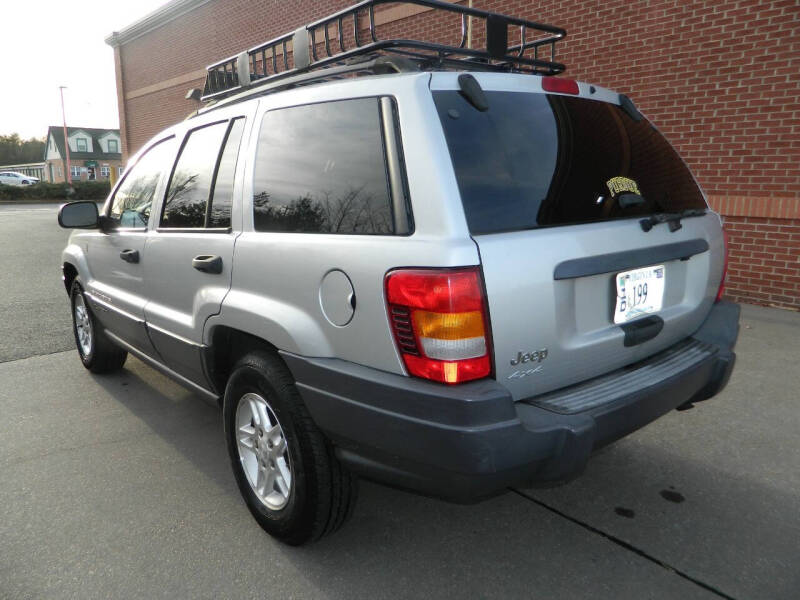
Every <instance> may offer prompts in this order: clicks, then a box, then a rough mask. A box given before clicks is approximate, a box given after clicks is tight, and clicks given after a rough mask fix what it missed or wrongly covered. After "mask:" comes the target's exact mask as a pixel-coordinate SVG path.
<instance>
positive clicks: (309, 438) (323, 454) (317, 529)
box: [223, 351, 357, 545]
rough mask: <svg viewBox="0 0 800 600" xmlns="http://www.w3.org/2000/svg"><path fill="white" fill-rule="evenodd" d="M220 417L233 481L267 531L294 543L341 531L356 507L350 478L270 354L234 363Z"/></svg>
mask: <svg viewBox="0 0 800 600" xmlns="http://www.w3.org/2000/svg"><path fill="white" fill-rule="evenodd" d="M223 415H224V420H225V437H226V441H227V445H228V453H229V455H230V459H231V466H232V467H233V472H234V476H235V477H236V483H237V485H238V486H239V491H240V492H241V494H242V497H243V498H244V500H245V503H246V504H247V507H248V509H250V512H251V513H252V515H253V517H255V519H256V521H257V522H258V524H259V525H260V526H261V527H262V528H263V529H264V530H265V531H267V533H269V534H270V535H272V536H273V537H275V538H277V539H279V540H281V541H282V542H285V543H287V544H291V545H300V544H305V543H307V542H312V541H315V540H318V539H319V538H321V537H323V536H324V535H327V534H329V533H333V532H334V531H336V530H337V529H338V528H339V527H341V526H342V524H343V523H344V522H345V521H346V520H347V518H348V517H349V516H350V514H351V513H352V509H353V506H354V505H355V501H356V496H357V483H356V478H355V476H353V475H352V474H350V473H349V472H348V471H347V470H346V469H345V468H344V467H342V465H341V464H340V463H339V461H338V460H337V458H336V457H335V456H334V454H333V448H332V447H331V444H330V442H328V440H326V439H325V437H324V436H323V435H322V433H321V432H320V431H319V429H318V428H317V426H316V425H315V424H314V422H313V421H312V419H311V416H310V415H309V414H308V411H307V409H306V407H305V405H304V404H303V401H302V399H301V398H300V394H299V393H298V392H297V388H296V387H295V385H294V381H293V379H292V376H291V373H289V370H288V369H287V368H286V365H285V364H284V363H283V361H281V359H280V358H279V357H278V356H277V355H276V354H274V353H270V352H265V351H258V352H253V353H251V354H248V355H246V356H245V357H244V358H242V359H241V360H240V361H239V362H238V363H237V365H236V368H235V369H234V371H233V373H232V374H231V376H230V379H229V380H228V385H227V386H226V388H225V400H224V407H223Z"/></svg>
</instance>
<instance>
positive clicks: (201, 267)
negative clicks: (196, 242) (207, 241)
mask: <svg viewBox="0 0 800 600" xmlns="http://www.w3.org/2000/svg"><path fill="white" fill-rule="evenodd" d="M192 267H194V268H195V269H197V270H198V271H203V272H204V273H213V274H215V275H219V274H220V273H222V257H220V256H212V255H210V254H201V255H200V256H195V257H194V258H193V259H192Z"/></svg>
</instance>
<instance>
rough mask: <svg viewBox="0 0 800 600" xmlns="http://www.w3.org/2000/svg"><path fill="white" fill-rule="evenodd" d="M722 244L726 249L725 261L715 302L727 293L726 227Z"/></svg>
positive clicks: (726, 250) (723, 231)
mask: <svg viewBox="0 0 800 600" xmlns="http://www.w3.org/2000/svg"><path fill="white" fill-rule="evenodd" d="M722 246H723V248H724V250H725V262H724V263H722V281H720V282H719V289H718V290H717V298H716V300H714V302H719V301H720V300H722V295H723V294H724V293H725V279H726V278H727V277H728V232H727V231H725V228H723V229H722Z"/></svg>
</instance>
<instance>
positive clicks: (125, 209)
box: [108, 138, 175, 229]
mask: <svg viewBox="0 0 800 600" xmlns="http://www.w3.org/2000/svg"><path fill="white" fill-rule="evenodd" d="M174 143H175V142H174V138H169V139H167V140H164V141H161V142H159V143H158V144H156V145H155V146H152V147H151V148H150V149H149V150H147V152H146V153H145V154H143V155H142V156H141V157H140V158H139V160H138V161H137V163H136V164H135V165H134V166H133V168H132V169H131V170H130V171H129V172H128V173H127V174H126V176H125V179H123V180H122V183H121V184H120V186H119V187H118V188H117V191H116V193H115V194H114V197H113V198H112V200H111V210H110V211H109V214H108V216H109V218H110V219H112V220H114V221H116V222H117V223H118V224H119V226H120V227H128V228H132V229H144V228H146V227H147V221H148V219H149V218H150V208H151V206H152V205H153V198H154V197H155V193H156V188H157V187H158V182H159V179H160V178H161V174H162V172H163V170H164V168H165V166H168V165H170V164H172V155H173V152H174V150H173V148H174Z"/></svg>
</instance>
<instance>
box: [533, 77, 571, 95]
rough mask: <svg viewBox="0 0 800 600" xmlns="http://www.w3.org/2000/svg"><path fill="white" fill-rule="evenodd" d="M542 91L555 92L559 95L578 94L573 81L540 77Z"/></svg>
mask: <svg viewBox="0 0 800 600" xmlns="http://www.w3.org/2000/svg"><path fill="white" fill-rule="evenodd" d="M542 89H543V90H544V91H545V92H556V93H559V94H575V95H577V94H578V93H579V90H578V82H577V81H575V80H574V79H564V78H563V77H542Z"/></svg>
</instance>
